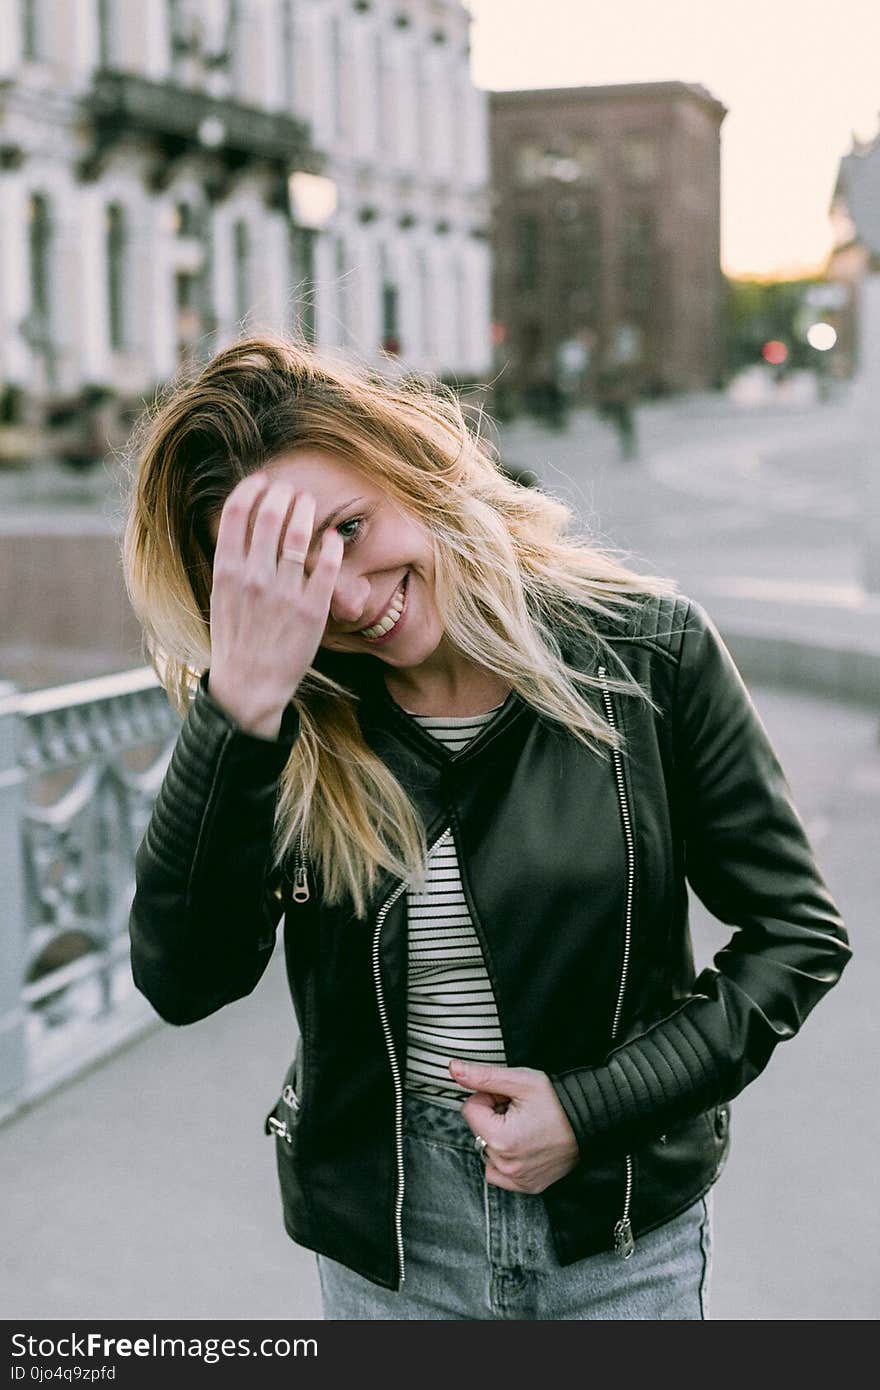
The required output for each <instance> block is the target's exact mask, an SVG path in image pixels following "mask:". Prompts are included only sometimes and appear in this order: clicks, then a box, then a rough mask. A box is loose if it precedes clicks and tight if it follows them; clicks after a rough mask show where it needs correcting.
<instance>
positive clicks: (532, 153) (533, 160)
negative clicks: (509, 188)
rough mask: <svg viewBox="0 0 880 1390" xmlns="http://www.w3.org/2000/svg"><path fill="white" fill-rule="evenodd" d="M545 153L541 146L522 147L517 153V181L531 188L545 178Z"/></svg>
mask: <svg viewBox="0 0 880 1390" xmlns="http://www.w3.org/2000/svg"><path fill="white" fill-rule="evenodd" d="M543 158H544V151H543V150H542V149H541V146H540V145H520V147H519V149H518V150H517V152H516V181H517V183H521V184H524V185H525V187H527V188H529V187H531V186H533V185H534V184H536V183H540V181H541V179H542V178H543V174H542V172H541V165H542V161H543Z"/></svg>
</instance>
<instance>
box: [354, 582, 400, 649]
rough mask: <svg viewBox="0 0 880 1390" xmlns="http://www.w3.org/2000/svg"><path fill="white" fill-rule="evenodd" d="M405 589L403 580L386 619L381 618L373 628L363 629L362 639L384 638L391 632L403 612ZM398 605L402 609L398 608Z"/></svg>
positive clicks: (361, 631)
mask: <svg viewBox="0 0 880 1390" xmlns="http://www.w3.org/2000/svg"><path fill="white" fill-rule="evenodd" d="M403 589H404V584H403V580H401V581H400V584H399V586H398V588H397V591H396V593H395V594H394V596H393V598H392V600H391V606H390V608H389V609H388V612H387V613H386V614H385V616H384V618H381V619H380V620H379V622H378V623H376V624H375V625H374V626H373V627H362V628H361V630H360V636H361V637H384V636H385V633H386V632H390V631H391V629H392V628H393V626H394V624H395V623H396V622H397V621H398V620H399V618H400V615H401V613H402V612H403ZM398 604H399V605H400V607H398Z"/></svg>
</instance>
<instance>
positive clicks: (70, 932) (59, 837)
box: [0, 667, 180, 1116]
mask: <svg viewBox="0 0 880 1390" xmlns="http://www.w3.org/2000/svg"><path fill="white" fill-rule="evenodd" d="M179 729H180V719H179V717H178V716H177V715H176V714H175V712H174V711H173V709H172V708H171V706H170V704H169V703H168V700H167V697H166V695H165V693H164V691H163V690H162V688H161V686H160V685H159V684H158V681H157V679H156V676H155V674H154V673H153V671H152V670H151V669H150V668H149V667H142V668H139V669H137V670H133V671H123V672H120V673H119V674H118V675H112V676H103V677H99V678H98V679H96V680H87V681H78V682H76V683H75V684H72V685H65V686H60V687H58V688H56V689H52V690H37V691H30V692H27V693H22V692H17V691H16V690H15V688H14V686H12V685H10V684H9V683H8V682H0V874H2V879H0V906H2V909H3V929H2V932H0V1116H2V1115H3V1114H6V1113H9V1112H10V1111H11V1110H15V1109H17V1108H18V1107H19V1106H21V1105H24V1104H27V1103H28V1102H29V1101H31V1100H34V1099H35V1098H36V1097H38V1096H39V1095H41V1094H43V1093H44V1092H45V1091H47V1090H49V1089H50V1088H52V1087H53V1086H55V1085H57V1084H58V1083H59V1082H60V1081H62V1080H64V1079H66V1078H69V1077H70V1076H72V1075H74V1074H75V1073H77V1072H79V1071H81V1070H83V1069H84V1068H85V1067H86V1066H88V1065H89V1064H90V1063H91V1062H94V1061H95V1060H96V1059H97V1058H99V1057H101V1056H102V1055H104V1054H106V1053H107V1052H108V1051H110V1050H112V1049H113V1048H114V1047H117V1046H118V1045H119V1043H120V1042H122V1041H123V1040H125V1039H126V1038H128V1037H131V1036H132V1035H134V1034H136V1033H137V1032H139V1031H141V1030H142V1029H143V1028H144V1027H146V1026H148V1025H150V1024H151V1023H153V1022H154V1021H155V1018H156V1016H155V1014H154V1013H153V1011H152V1010H151V1009H150V1007H149V1005H148V1004H147V1003H146V1001H145V1000H144V999H143V998H142V997H141V995H139V994H138V993H137V991H136V990H135V988H134V984H133V982H132V978H131V968H130V962H129V948H128V913H129V909H130V906H131V900H132V897H133V895H134V855H135V852H136V850H137V847H138V844H139V843H140V840H141V838H142V836H143V833H144V831H145V829H146V824H147V820H148V819H149V815H150V811H151V809H152V806H153V802H154V800H155V797H156V794H157V792H158V790H159V786H160V784H161V781H162V777H163V775H164V773H165V769H166V767H167V765H168V760H169V758H170V755H171V750H172V748H173V746H174V741H175V739H176V737H177V733H178V731H179Z"/></svg>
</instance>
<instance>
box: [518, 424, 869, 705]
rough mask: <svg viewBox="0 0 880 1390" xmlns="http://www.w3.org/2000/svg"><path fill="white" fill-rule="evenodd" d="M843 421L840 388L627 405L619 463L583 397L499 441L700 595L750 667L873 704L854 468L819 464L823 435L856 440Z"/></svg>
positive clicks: (753, 674)
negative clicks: (816, 401) (625, 453)
mask: <svg viewBox="0 0 880 1390" xmlns="http://www.w3.org/2000/svg"><path fill="white" fill-rule="evenodd" d="M852 429H853V425H852V421H851V418H850V416H849V414H848V412H847V409H846V402H845V400H844V401H843V402H842V403H840V404H838V405H837V406H828V407H821V408H818V409H817V408H813V410H812V411H808V410H804V409H802V408H800V407H798V408H795V407H792V408H791V409H790V410H777V411H775V412H772V413H767V412H762V413H761V414H760V415H755V414H752V413H748V412H743V411H736V410H735V409H733V408H732V407H731V406H730V405H729V404H728V403H727V402H725V400H724V399H723V398H720V399H714V398H705V397H693V398H690V399H688V400H685V401H680V400H679V401H673V402H669V401H661V402H657V403H650V404H647V405H643V406H642V407H640V410H639V437H640V446H641V447H640V457H639V459H638V460H636V461H634V462H630V463H623V462H621V461H620V459H619V457H618V446H617V441H616V439H615V437H614V433H613V431H612V430H611V428H610V427H609V426H607V425H605V424H604V423H603V422H602V421H601V420H599V419H598V417H597V416H596V415H595V414H594V413H593V412H591V411H576V412H574V413H573V414H572V415H571V417H570V420H569V426H568V428H567V429H566V430H564V431H558V432H555V431H548V430H546V429H544V428H542V427H540V426H539V425H538V424H537V423H536V422H535V421H533V420H530V419H523V418H520V419H518V420H516V421H514V422H512V423H511V424H508V425H505V426H502V427H501V428H500V429H499V431H498V442H499V445H500V448H501V456H502V459H503V461H504V462H505V463H508V464H515V465H517V466H518V467H524V468H528V469H530V470H532V471H533V472H534V473H535V474H536V475H537V477H538V478H539V480H540V481H541V482H542V484H544V485H545V486H547V487H548V488H550V489H551V490H553V491H555V492H557V493H558V494H559V495H560V496H562V497H563V498H564V500H565V501H567V502H568V503H569V505H571V506H572V507H573V508H574V510H575V512H576V513H579V514H580V516H581V517H582V518H584V519H586V520H588V521H589V522H590V523H591V524H592V525H593V527H594V528H596V529H598V532H599V534H600V537H601V538H602V539H603V540H605V541H606V542H608V543H610V544H612V545H615V546H617V547H620V548H622V549H623V550H624V551H625V552H631V553H632V554H633V555H634V556H635V557H636V560H637V561H638V562H639V563H637V564H636V567H637V568H639V569H641V570H643V571H644V570H646V569H647V570H650V569H654V570H655V572H662V573H666V574H670V575H672V576H673V577H674V578H676V579H677V580H678V582H679V584H680V587H681V589H682V592H684V593H687V594H688V595H689V596H690V597H693V598H695V599H697V600H699V601H700V602H701V603H703V604H704V606H705V607H706V608H707V609H708V610H709V612H710V613H711V615H712V617H713V619H714V620H715V621H716V623H717V624H718V626H719V628H720V630H721V631H722V633H723V635H724V637H725V639H726V641H727V642H728V643H729V645H730V647H731V650H732V651H733V653H734V656H735V657H736V659H737V661H738V662H740V663H741V665H742V668H743V673H744V675H745V676H746V678H747V679H749V680H756V681H764V682H767V683H770V684H783V685H786V686H788V687H790V688H792V689H794V690H811V691H813V692H815V693H817V694H822V695H828V696H831V697H833V698H838V699H844V700H855V701H858V702H861V703H866V704H869V705H874V706H876V707H878V708H880V594H869V593H867V592H866V591H865V590H864V588H863V586H862V584H861V582H860V575H861V572H862V558H863V557H862V555H861V553H860V521H859V509H860V507H861V505H862V500H861V494H860V490H859V481H858V476H857V474H856V473H850V474H849V475H846V474H844V473H842V472H841V473H838V474H835V475H834V478H833V480H829V479H828V477H827V469H826V468H825V467H824V462H825V461H824V451H825V450H826V449H827V448H829V447H830V445H831V444H832V443H833V442H835V441H836V440H840V441H846V442H848V444H849V447H850V448H852V447H853V443H852ZM707 430H708V434H707V433H706V431H707ZM787 434H791V436H792V438H794V439H797V440H799V441H800V447H799V449H797V450H793V449H791V447H790V443H788V442H787V439H786V436H787ZM777 458H778V459H779V460H780V461H781V462H780V463H779V465H778V467H776V459H777ZM673 460H674V461H675V466H674V467H670V463H671V461H673ZM801 460H802V467H801V468H800V469H798V462H799V461H801ZM768 484H772V497H771V496H769V494H770V493H771V487H770V486H769V485H768ZM789 499H790V500H789ZM829 500H831V501H833V502H834V504H835V505H834V506H833V507H832V506H830V505H829ZM768 501H769V502H770V503H771V504H772V505H770V506H769V507H768Z"/></svg>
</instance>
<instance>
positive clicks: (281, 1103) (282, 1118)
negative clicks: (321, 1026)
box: [263, 1037, 304, 1147]
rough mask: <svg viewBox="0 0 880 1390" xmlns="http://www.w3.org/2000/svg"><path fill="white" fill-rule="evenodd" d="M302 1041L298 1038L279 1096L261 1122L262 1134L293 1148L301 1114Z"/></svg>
mask: <svg viewBox="0 0 880 1390" xmlns="http://www.w3.org/2000/svg"><path fill="white" fill-rule="evenodd" d="M303 1075H304V1067H303V1041H302V1037H300V1038H299V1040H298V1042H297V1045H296V1052H295V1054H294V1058H293V1061H292V1062H291V1064H290V1066H289V1067H288V1068H287V1071H286V1072H285V1074H284V1081H283V1082H282V1085H281V1094H280V1095H279V1097H278V1099H277V1100H276V1102H275V1104H274V1105H273V1107H272V1109H271V1110H270V1111H269V1113H268V1115H267V1116H266V1118H265V1120H264V1122H263V1133H264V1134H274V1136H275V1138H276V1139H277V1140H278V1141H279V1143H280V1144H281V1145H282V1146H284V1145H290V1146H291V1147H292V1146H293V1142H294V1139H295V1137H296V1128H297V1125H298V1124H299V1118H300V1114H301V1112H302V1085H303Z"/></svg>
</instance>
